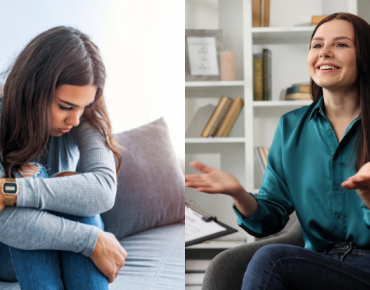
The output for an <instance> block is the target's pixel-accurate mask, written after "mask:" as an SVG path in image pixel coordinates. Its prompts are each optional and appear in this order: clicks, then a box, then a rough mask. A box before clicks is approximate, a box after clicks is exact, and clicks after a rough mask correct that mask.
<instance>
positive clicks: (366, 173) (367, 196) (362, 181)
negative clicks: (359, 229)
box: [341, 162, 370, 208]
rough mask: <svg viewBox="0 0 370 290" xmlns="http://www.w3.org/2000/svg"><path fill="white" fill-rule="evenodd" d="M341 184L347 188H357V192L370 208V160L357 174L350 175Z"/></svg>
mask: <svg viewBox="0 0 370 290" xmlns="http://www.w3.org/2000/svg"><path fill="white" fill-rule="evenodd" d="M341 185H342V187H343V188H345V189H356V192H357V194H358V195H359V196H360V197H361V198H362V200H363V201H364V202H365V204H366V206H367V207H368V208H370V162H368V163H365V164H364V165H363V166H362V167H361V168H360V170H359V171H358V172H357V173H356V174H355V175H353V176H351V177H349V178H348V179H347V180H346V181H344V182H342V184H341Z"/></svg>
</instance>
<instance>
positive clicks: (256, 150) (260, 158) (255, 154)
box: [253, 147, 265, 176]
mask: <svg viewBox="0 0 370 290" xmlns="http://www.w3.org/2000/svg"><path fill="white" fill-rule="evenodd" d="M253 150H254V156H256V159H257V163H258V166H259V168H260V172H261V174H262V176H263V175H264V174H265V168H264V167H263V162H262V157H261V155H260V152H259V150H258V147H254V148H253Z"/></svg>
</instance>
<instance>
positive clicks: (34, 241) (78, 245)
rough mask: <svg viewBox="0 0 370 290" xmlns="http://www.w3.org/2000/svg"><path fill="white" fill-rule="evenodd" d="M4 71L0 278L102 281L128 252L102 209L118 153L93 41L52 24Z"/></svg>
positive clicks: (99, 285) (36, 283)
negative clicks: (108, 227) (108, 230)
mask: <svg viewBox="0 0 370 290" xmlns="http://www.w3.org/2000/svg"><path fill="white" fill-rule="evenodd" d="M5 75H6V83H5V86H4V93H3V97H2V110H1V127H0V154H1V160H0V162H1V165H2V167H3V173H4V175H3V178H1V179H0V188H1V193H0V280H4V281H19V284H20V287H21V289H63V287H66V288H67V289H108V282H112V281H113V280H114V279H115V277H116V276H117V275H118V272H119V270H120V268H121V267H122V266H123V265H124V262H125V258H126V256H127V253H126V252H125V250H124V249H123V248H122V247H121V246H120V244H119V243H118V241H117V240H116V239H115V237H114V236H113V235H112V234H109V233H105V232H104V231H103V230H104V225H103V222H102V220H101V217H100V213H102V212H105V211H107V210H108V209H110V208H111V207H112V206H113V204H114V200H115V194H116V188H117V184H116V183H117V180H116V174H117V172H118V171H119V168H120V165H121V162H122V158H121V155H120V153H119V152H118V151H117V149H116V146H117V144H115V142H114V140H113V135H112V133H111V125H110V121H109V117H108V113H107V109H106V106H105V101H104V96H103V90H104V83H105V78H106V73H105V67H104V64H103V62H102V59H101V57H100V54H99V50H98V47H97V46H96V45H95V44H94V43H93V42H92V41H91V39H90V38H89V37H88V36H86V35H85V34H83V33H81V32H80V31H79V30H77V29H74V28H70V27H62V26H61V27H55V28H52V29H50V30H48V31H45V32H44V33H42V34H40V35H38V36H37V37H36V38H34V39H33V40H32V41H31V42H30V43H29V44H28V45H27V46H26V48H25V49H24V50H23V51H22V52H21V53H20V55H19V56H18V58H17V59H16V61H15V62H14V64H13V65H12V66H11V67H10V69H9V70H8V71H7V72H5ZM115 161H116V162H115ZM116 163H117V164H116ZM66 172H67V173H66ZM71 172H76V173H78V174H72V173H71ZM49 177H50V178H49ZM53 177H58V178H53ZM31 250H32V251H31ZM50 250H51V251H50Z"/></svg>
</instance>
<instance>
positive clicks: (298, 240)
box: [202, 221, 304, 290]
mask: <svg viewBox="0 0 370 290" xmlns="http://www.w3.org/2000/svg"><path fill="white" fill-rule="evenodd" d="M269 244H289V245H294V246H300V247H303V246H304V242H303V237H302V231H301V225H300V223H299V221H296V222H295V223H294V225H293V226H292V227H291V228H290V230H289V231H288V232H286V233H284V234H282V235H280V236H277V237H273V238H269V239H265V240H261V241H257V242H254V243H248V244H245V245H241V246H238V247H235V248H231V249H228V250H226V251H223V252H222V253H220V254H218V255H217V256H216V257H215V258H214V259H213V260H212V262H211V264H210V265H209V266H208V268H207V271H206V274H205V277H204V280H203V286H202V290H240V289H241V287H242V282H243V277H244V273H245V271H246V269H247V266H248V263H249V261H250V260H251V259H252V257H253V255H254V253H255V252H256V251H257V250H258V249H259V248H261V247H263V246H265V245H269Z"/></svg>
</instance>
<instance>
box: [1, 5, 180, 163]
mask: <svg viewBox="0 0 370 290" xmlns="http://www.w3.org/2000/svg"><path fill="white" fill-rule="evenodd" d="M0 11H1V16H0V19H1V25H0V71H3V70H4V69H5V68H6V67H7V65H8V64H9V63H10V61H11V60H12V59H13V58H14V57H16V56H17V54H18V53H19V52H20V51H21V50H22V48H23V47H24V46H25V45H26V44H27V42H28V41H29V40H31V39H32V38H33V37H35V36H36V35H38V34H39V33H41V32H43V31H45V30H47V29H49V28H51V27H54V26H58V25H67V26H73V27H76V28H78V29H80V30H81V31H82V32H84V33H86V34H88V35H89V36H90V37H91V38H92V40H93V41H94V42H95V43H96V44H97V45H98V46H99V48H100V50H101V53H102V56H103V60H104V63H105V65H106V68H107V74H108V78H107V83H106V92H105V95H106V100H107V106H108V110H109V113H110V117H111V121H112V124H113V131H114V132H120V131H123V130H128V129H131V128H134V127H137V126H140V125H143V124H146V123H148V122H150V121H153V120H155V119H157V118H159V117H161V116H164V118H165V120H166V122H167V123H168V126H169V129H170V135H171V140H172V143H173V145H174V148H175V151H176V154H177V155H178V156H179V157H184V155H185V153H184V152H185V146H184V136H185V134H184V128H185V113H184V99H185V98H184V96H185V91H184V86H183V84H184V61H183V60H184V40H183V39H184V37H183V32H184V22H185V16H184V11H185V9H184V2H183V1H178V0H156V1H152V0H138V1H131V0H53V1H50V0H33V1H29V0H11V1H9V0H0Z"/></svg>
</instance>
